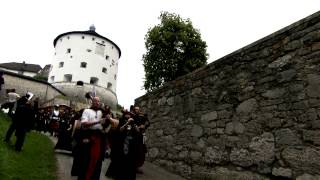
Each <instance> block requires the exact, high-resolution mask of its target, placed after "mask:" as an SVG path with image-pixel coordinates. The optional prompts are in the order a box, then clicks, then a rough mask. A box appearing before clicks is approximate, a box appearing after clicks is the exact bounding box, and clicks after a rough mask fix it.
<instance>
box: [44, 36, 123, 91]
mask: <svg viewBox="0 0 320 180" xmlns="http://www.w3.org/2000/svg"><path fill="white" fill-rule="evenodd" d="M119 53H120V52H119V51H118V49H117V48H116V47H115V46H114V44H113V43H111V42H109V41H107V40H106V39H103V38H100V37H97V36H94V35H89V34H80V33H79V34H72V33H71V34H66V35H64V36H62V37H60V39H58V41H57V43H56V46H55V54H54V57H53V63H52V69H51V71H50V73H49V77H48V81H49V83H53V84H54V83H58V82H66V81H68V80H67V79H66V77H68V75H71V76H72V78H71V82H72V83H75V84H76V82H77V81H82V82H84V83H88V84H89V83H90V79H91V78H92V77H95V78H97V79H98V82H97V83H96V85H98V86H101V87H104V88H109V89H110V90H111V91H113V92H116V87H117V73H118V60H119ZM61 63H63V65H62V66H61ZM81 63H86V67H85V68H84V67H81ZM103 68H105V69H106V72H103ZM110 84H111V85H112V86H111V87H110Z"/></svg>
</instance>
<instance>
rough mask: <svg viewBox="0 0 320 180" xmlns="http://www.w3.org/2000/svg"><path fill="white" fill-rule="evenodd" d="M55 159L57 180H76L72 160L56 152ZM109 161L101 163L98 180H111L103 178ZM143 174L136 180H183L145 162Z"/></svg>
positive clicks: (54, 139)
mask: <svg viewBox="0 0 320 180" xmlns="http://www.w3.org/2000/svg"><path fill="white" fill-rule="evenodd" d="M50 139H51V140H52V141H53V143H56V141H57V140H56V138H53V137H50ZM56 158H57V160H58V168H59V169H58V175H59V180H76V179H77V178H76V177H72V176H71V175H70V172H71V167H72V161H73V158H72V156H71V155H70V154H66V153H62V152H56ZM109 163H110V160H109V159H107V160H105V161H104V162H103V165H102V170H101V175H100V180H111V179H110V178H107V177H106V176H104V174H105V172H106V170H107V167H108V166H109ZM142 170H143V172H144V173H143V174H137V180H183V178H181V177H179V176H177V175H175V174H172V173H170V172H168V171H166V170H164V169H162V168H160V167H159V166H156V165H154V164H151V163H149V162H145V164H144V165H143V167H142Z"/></svg>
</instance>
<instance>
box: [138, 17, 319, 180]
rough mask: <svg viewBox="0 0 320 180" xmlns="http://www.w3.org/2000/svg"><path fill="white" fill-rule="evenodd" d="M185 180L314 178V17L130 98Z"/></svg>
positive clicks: (154, 153) (152, 152) (163, 158)
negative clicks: (149, 122) (152, 90)
mask: <svg viewBox="0 0 320 180" xmlns="http://www.w3.org/2000/svg"><path fill="white" fill-rule="evenodd" d="M136 104H137V105H139V106H141V108H142V109H143V111H144V112H146V113H147V114H148V116H149V118H150V121H151V126H150V128H149V129H148V131H147V135H148V142H147V146H148V149H149V151H148V154H147V155H148V160H149V161H151V162H153V163H156V164H158V165H161V166H163V167H166V168H167V169H168V170H171V171H174V172H176V173H178V174H180V175H182V176H184V177H187V178H191V179H197V178H199V179H201V178H212V179H274V178H279V179H284V178H289V179H320V118H319V117H320V116H319V115H320V12H317V13H315V14H314V15H312V16H309V17H307V18H305V19H303V20H301V21H299V22H297V23H294V24H292V25H290V26H288V27H286V28H284V29H282V30H280V31H278V32H275V33H273V34H271V35H270V36H267V37H265V38H263V39H261V40H259V41H257V42H254V43H253V44H251V45H249V46H247V47H244V48H242V49H239V50H238V51H235V52H234V53H232V54H229V55H227V56H225V57H223V58H221V59H219V60H217V61H214V62H213V63H211V64H209V65H207V66H206V67H203V68H201V69H198V70H196V71H194V72H192V73H190V74H188V75H186V76H183V77H180V78H178V79H176V80H175V81H172V82H169V83H167V84H165V85H164V86H163V87H162V88H160V89H158V90H156V91H154V92H152V93H149V94H146V95H144V96H142V97H140V98H138V99H136Z"/></svg>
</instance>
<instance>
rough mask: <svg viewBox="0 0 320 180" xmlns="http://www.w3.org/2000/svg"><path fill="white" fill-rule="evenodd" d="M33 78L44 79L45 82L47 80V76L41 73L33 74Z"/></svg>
mask: <svg viewBox="0 0 320 180" xmlns="http://www.w3.org/2000/svg"><path fill="white" fill-rule="evenodd" d="M33 78H34V79H37V80H40V81H46V82H47V81H48V77H46V76H43V75H39V74H37V75H35V76H33Z"/></svg>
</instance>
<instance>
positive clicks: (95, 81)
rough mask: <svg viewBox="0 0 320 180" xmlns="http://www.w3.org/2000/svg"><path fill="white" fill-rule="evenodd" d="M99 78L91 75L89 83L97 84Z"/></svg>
mask: <svg viewBox="0 0 320 180" xmlns="http://www.w3.org/2000/svg"><path fill="white" fill-rule="evenodd" d="M98 81H99V79H98V78H96V77H91V78H90V84H94V85H97V84H98Z"/></svg>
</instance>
